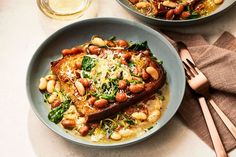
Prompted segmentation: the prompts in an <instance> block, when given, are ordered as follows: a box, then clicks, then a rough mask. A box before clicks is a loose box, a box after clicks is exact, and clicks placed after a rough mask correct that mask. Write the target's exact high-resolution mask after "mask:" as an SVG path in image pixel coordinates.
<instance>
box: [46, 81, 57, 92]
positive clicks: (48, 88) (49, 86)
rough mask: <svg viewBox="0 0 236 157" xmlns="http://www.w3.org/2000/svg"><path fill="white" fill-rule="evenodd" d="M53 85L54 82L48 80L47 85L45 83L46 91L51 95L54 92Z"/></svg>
mask: <svg viewBox="0 0 236 157" xmlns="http://www.w3.org/2000/svg"><path fill="white" fill-rule="evenodd" d="M55 83H56V81H55V80H49V81H48V83H47V91H48V93H52V92H53V91H54V88H55Z"/></svg>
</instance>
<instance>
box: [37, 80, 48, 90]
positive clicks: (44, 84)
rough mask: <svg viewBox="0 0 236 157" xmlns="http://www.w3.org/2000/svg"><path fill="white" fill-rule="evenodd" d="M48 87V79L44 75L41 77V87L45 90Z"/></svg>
mask: <svg viewBox="0 0 236 157" xmlns="http://www.w3.org/2000/svg"><path fill="white" fill-rule="evenodd" d="M46 88H47V80H46V79H45V78H44V77H42V78H40V82H39V89H40V90H45V89H46Z"/></svg>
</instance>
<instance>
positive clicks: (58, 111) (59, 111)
mask: <svg viewBox="0 0 236 157" xmlns="http://www.w3.org/2000/svg"><path fill="white" fill-rule="evenodd" d="M70 104H71V101H70V100H65V101H63V102H62V103H61V105H60V106H58V107H56V108H54V109H52V110H51V111H50V112H49V114H48V119H49V120H50V121H52V122H53V123H56V124H57V123H59V122H60V121H61V120H62V118H63V114H64V113H65V112H66V111H67V110H68V109H69V107H70Z"/></svg>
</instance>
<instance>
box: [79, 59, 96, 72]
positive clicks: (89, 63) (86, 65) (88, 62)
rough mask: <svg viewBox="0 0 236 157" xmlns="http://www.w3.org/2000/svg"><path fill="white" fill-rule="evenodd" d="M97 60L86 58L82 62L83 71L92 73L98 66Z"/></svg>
mask: <svg viewBox="0 0 236 157" xmlns="http://www.w3.org/2000/svg"><path fill="white" fill-rule="evenodd" d="M96 61H97V60H96V59H95V58H91V57H89V56H84V58H83V60H82V69H83V70H85V71H91V70H92V68H93V67H94V66H95V64H96Z"/></svg>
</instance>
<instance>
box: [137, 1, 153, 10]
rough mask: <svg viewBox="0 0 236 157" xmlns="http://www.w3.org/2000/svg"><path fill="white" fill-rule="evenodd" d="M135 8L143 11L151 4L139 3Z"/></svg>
mask: <svg viewBox="0 0 236 157" xmlns="http://www.w3.org/2000/svg"><path fill="white" fill-rule="evenodd" d="M136 7H137V8H138V9H145V8H148V7H151V3H149V2H139V3H137V4H136Z"/></svg>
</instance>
